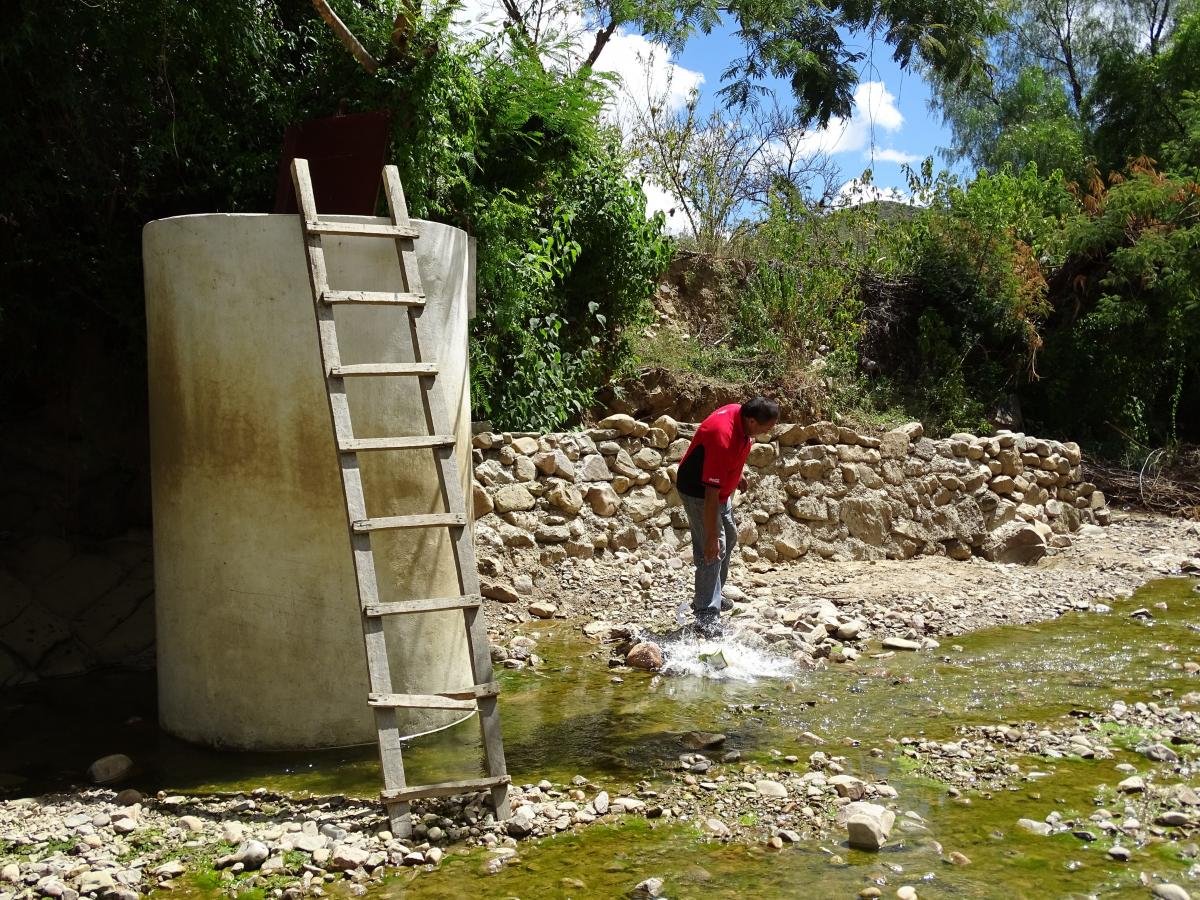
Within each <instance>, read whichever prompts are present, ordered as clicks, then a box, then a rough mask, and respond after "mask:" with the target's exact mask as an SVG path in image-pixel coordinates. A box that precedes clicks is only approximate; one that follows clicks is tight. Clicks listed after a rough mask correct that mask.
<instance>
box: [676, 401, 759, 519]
mask: <svg viewBox="0 0 1200 900" xmlns="http://www.w3.org/2000/svg"><path fill="white" fill-rule="evenodd" d="M753 443H754V442H753V441H752V440H751V439H750V438H749V436H747V434H746V431H745V429H744V428H742V404H740V403H730V404H729V405H728V406H722V407H721V408H720V409H718V410H717V411H716V412H714V413H713V414H712V415H711V416H709V417H708V418H707V419H705V420H704V421H703V422H701V423H700V427H699V428H697V429H696V436H695V437H693V438H692V443H691V446H690V447H688V450H687V453H685V454H684V457H683V462H681V463H680V464H679V474H678V475H677V476H676V478H675V486H676V488H678V490H679V493H681V494H687V495H688V496H689V497H703V496H704V489H705V488H706V487H715V488H719V489H720V499H721V502H722V503H724V502H725V501H726V500H728V499H729V498H730V497H732V496H733V492H734V491H735V490H736V489H737V486H738V481H739V480H740V479H741V477H742V469H743V468H744V467H745V465H746V457H748V456H749V455H750V447H751V446H752V445H753Z"/></svg>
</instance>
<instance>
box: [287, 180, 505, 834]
mask: <svg viewBox="0 0 1200 900" xmlns="http://www.w3.org/2000/svg"><path fill="white" fill-rule="evenodd" d="M292 181H293V183H294V185H295V188H296V199H297V205H298V206H299V209H300V227H301V229H302V230H303V234H304V252H305V255H306V256H307V258H308V274H309V280H310V282H311V285H312V295H313V308H314V310H315V311H316V316H317V330H318V334H319V337H320V346H321V366H322V368H323V370H324V373H325V392H326V395H327V397H328V399H329V414H330V418H331V419H332V421H333V431H334V439H335V442H336V444H337V452H338V462H339V464H340V467H341V472H342V494H343V497H344V498H345V501H346V521H347V526H348V529H349V533H350V547H351V550H352V553H353V556H354V576H355V580H356V582H357V584H358V602H359V610H360V612H361V614H362V628H363V640H364V643H365V645H366V651H367V672H368V673H369V675H370V692H369V693H368V694H367V703H368V704H369V705H370V706H371V708H372V709H373V710H374V711H375V726H376V729H377V730H378V732H379V758H380V762H381V763H382V765H383V781H384V790H383V792H382V793H381V794H380V800H381V801H382V802H383V804H384V806H385V807H386V808H387V812H388V818H389V819H390V820H391V828H392V832H393V834H395V835H396V836H398V837H405V836H408V835H409V834H410V833H411V822H410V818H409V804H410V802H411V801H413V800H417V799H420V798H423V797H446V796H452V795H455V794H466V793H471V792H475V791H484V790H487V791H490V792H491V800H492V805H493V807H494V809H495V811H496V818H497V819H506V818H508V784H509V781H510V779H509V776H508V772H507V769H506V767H505V762H504V741H503V739H502V736H501V733H500V709H499V703H498V700H497V696H498V694H499V690H500V689H499V686H498V685H497V684H496V683H495V682H494V681H493V680H492V658H491V652H490V650H489V648H488V640H487V629H486V626H485V622H484V616H483V606H482V602H483V601H482V597H481V596H480V593H479V575H478V572H477V571H476V566H475V548H474V545H473V543H472V537H471V528H470V520H469V518H468V516H467V510H466V506H465V503H464V498H463V491H462V485H461V483H460V481H459V471H458V464H457V461H456V454H455V444H456V440H455V436H454V434H453V433H452V425H451V420H450V417H449V413H448V410H447V408H446V405H445V399H444V395H443V391H442V390H441V388H440V386H439V385H438V383H437V376H438V364H437V363H436V362H426V361H425V359H424V355H423V353H422V338H424V340H425V341H426V342H432V339H433V338H435V337H436V335H430V334H428V333H427V332H428V328H422V326H421V312H422V311H423V308H424V305H425V295H424V293H423V292H422V289H421V273H420V270H419V268H418V266H417V255H416V251H415V249H414V245H413V242H414V240H415V239H416V238H417V236H418V235H417V229H416V228H414V227H413V226H412V223H411V222H410V221H409V218H408V204H407V203H406V201H405V199H404V189H403V187H402V186H401V184H400V174H399V172H398V171H397V169H396V167H395V166H386V167H385V168H384V170H383V181H384V188H385V191H386V193H387V202H388V209H389V211H390V213H391V223H390V224H387V225H378V224H375V223H361V222H360V223H355V222H334V221H329V220H322V219H321V218H320V217H319V216H318V215H317V206H316V199H315V197H314V195H313V187H312V179H311V177H310V175H309V170H308V161H307V160H304V159H296V160H293V162H292ZM326 234H336V235H345V236H351V237H369V238H387V239H389V240H392V241H394V242H395V244H396V254H397V256H398V258H399V263H400V275H401V279H402V283H403V287H404V290H403V291H353V290H331V289H330V287H329V283H328V278H327V274H326V270H325V250H324V247H323V246H322V236H323V235H326ZM339 304H369V305H371V306H378V305H394V306H398V307H400V308H402V309H403V310H404V311H405V314H406V315H407V318H408V330H409V336H410V339H411V341H412V350H413V362H411V363H370V364H364V365H343V364H342V361H341V354H340V351H339V347H338V338H337V328H336V325H335V322H334V314H333V310H334V307H335V306H337V305H339ZM370 376H408V377H415V378H416V379H417V382H418V383H419V384H420V386H421V403H422V406H423V407H424V410H425V430H426V432H427V433H426V434H425V435H422V436H418V437H384V438H357V437H355V436H354V429H353V428H352V427H351V423H350V406H349V404H348V402H347V399H346V379H347V378H351V377H355V378H357V377H370ZM418 449H432V450H433V453H434V456H435V459H436V463H437V465H436V468H437V473H438V476H437V477H438V484H439V487H440V490H441V498H442V503H443V505H444V507H445V509H446V512H444V513H432V514H426V515H410V516H386V517H382V518H372V517H370V516H368V515H367V506H366V498H365V496H364V494H363V483H362V475H361V472H360V470H359V466H358V454H359V453H362V452H365V451H387V450H397V451H399V450H418ZM397 528H449V529H450V534H451V537H452V543H453V554H454V565H455V568H456V569H457V570H458V584H459V591H460V596H457V597H438V598H433V599H422V600H411V601H405V602H400V603H382V602H380V599H379V585H378V582H377V580H376V570H375V555H374V553H373V552H372V550H371V534H372V532H375V531H381V530H386V529H397ZM444 610H462V611H463V614H464V616H465V620H466V621H465V624H466V629H467V646H468V650H469V653H470V657H471V669H472V678H471V680H472V683H471V684H470V686H468V687H465V688H463V689H462V690H456V691H442V692H440V693H435V694H397V693H394V688H393V683H392V672H391V667H390V665H389V662H388V654H387V644H386V641H385V639H384V629H383V623H384V618H385V617H387V616H394V615H413V614H419V613H431V612H440V611H444ZM402 708H421V709H446V710H465V711H472V710H477V711H478V713H479V726H480V730H481V731H482V733H483V748H484V757H485V763H486V768H487V777H485V778H472V779H467V780H465V781H451V782H442V783H438V784H427V785H419V786H409V785H408V783H407V782H406V781H405V778H404V760H403V757H402V755H401V741H402V736H401V734H400V729H399V727H398V725H397V721H396V710H397V709H402Z"/></svg>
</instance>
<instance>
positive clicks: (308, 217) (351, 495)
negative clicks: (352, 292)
mask: <svg viewBox="0 0 1200 900" xmlns="http://www.w3.org/2000/svg"><path fill="white" fill-rule="evenodd" d="M292 180H293V183H294V185H295V188H296V198H297V202H298V205H299V207H300V226H301V229H302V231H303V235H304V250H305V256H306V258H307V260H308V274H309V283H310V287H311V288H312V296H313V309H314V310H315V313H316V318H317V327H318V331H319V333H320V338H321V340H320V348H321V365H322V369H323V370H324V372H325V373H326V374H325V390H326V397H327V398H328V401H329V415H330V418H331V420H332V423H333V429H334V435H335V441H336V444H337V445H338V446H340V445H342V443H343V442H344V441H350V440H353V434H354V432H353V428H352V424H351V421H350V405H349V402H348V400H347V398H346V388H345V382H344V381H343V379H341V378H337V377H334V376H331V375H330V374H329V372H330V370H331V368H332V367H335V366H339V365H341V358H340V353H339V350H338V343H337V326H336V323H335V320H334V314H333V307H331V306H329V305H328V304H324V303H321V302H320V298H321V296H322V294H323V293H324V292H325V291H326V290H328V288H329V283H328V282H329V278H328V274H327V272H326V268H325V249H324V245H323V244H322V241H321V235H320V234H316V233H312V232H310V231H309V230H308V223H309V222H313V221H316V219H317V209H316V199H315V197H314V195H313V189H312V178H311V177H310V175H309V169H308V161H307V160H303V159H294V160H293V161H292ZM338 463H339V468H340V470H341V475H342V493H343V497H344V499H345V501H346V530H347V532H348V534H349V539H350V547H351V550H352V552H353V556H354V578H355V582H356V584H357V587H358V602H359V612H360V615H361V617H362V628H363V645H364V649H365V651H366V657H367V673H368V676H369V678H370V683H371V691H372V692H375V693H380V694H385V693H390V692H391V691H392V678H391V669H390V667H389V665H388V656H387V641H386V637H385V634H384V625H383V619H382V618H379V617H377V616H367V615H366V614H365V613H364V612H363V610H364V608H365V607H367V606H369V605H378V604H379V585H378V582H377V580H376V573H375V556H374V553H373V552H372V549H371V536H370V534H369V533H358V532H355V531H354V527H353V523H354V522H356V521H362V520H364V519H366V518H367V507H366V497H365V496H364V494H363V485H362V473H361V471H360V469H359V467H358V456H357V454H355V453H353V452H349V453H347V452H339V453H338ZM375 725H376V730H377V732H378V734H379V762H380V765H381V766H382V768H383V780H384V786H385V787H386V788H387V789H388V790H397V791H401V790H404V789H405V788H406V787H407V786H408V782H407V781H406V780H405V776H404V760H403V757H402V756H401V747H402V741H401V735H400V726H399V722H398V720H397V717H396V710H395V709H389V708H383V707H378V708H376V709H375ZM398 813H399V814H398V815H396V816H394V817H393V818H392V823H391V824H392V830H393V833H395V834H397V835H400V836H407V835H408V834H409V833H411V828H412V824H411V821H410V820H409V817H408V809H407V807H405V808H404V809H402V810H399V811H398Z"/></svg>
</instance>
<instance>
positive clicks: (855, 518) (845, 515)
mask: <svg viewBox="0 0 1200 900" xmlns="http://www.w3.org/2000/svg"><path fill="white" fill-rule="evenodd" d="M841 516H842V522H844V523H845V525H846V528H847V529H848V530H849V532H850V534H851V535H852V536H853V537H856V538H858V539H859V540H860V541H862V542H863V543H865V544H870V545H871V546H872V547H879V546H881V545H882V544H883V543H884V542H885V541H886V540H887V537H888V532H889V531H890V530H891V522H892V507H891V504H890V503H889V502H888V499H887V497H886V495H883V494H862V495H859V496H855V497H847V498H846V499H845V500H843V501H842V504H841Z"/></svg>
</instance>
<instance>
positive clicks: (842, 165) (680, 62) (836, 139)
mask: <svg viewBox="0 0 1200 900" xmlns="http://www.w3.org/2000/svg"><path fill="white" fill-rule="evenodd" d="M564 9H565V7H564ZM503 19H504V10H503V5H502V3H501V2H500V0H463V5H462V12H461V13H460V22H461V23H462V24H461V28H462V30H463V31H464V33H471V32H473V33H492V32H494V31H495V29H497V28H498V27H499V26H500V23H501V22H503ZM555 27H556V28H557V29H558V30H559V33H560V34H562V35H565V36H567V37H568V38H569V44H570V46H572V47H573V48H574V55H575V56H576V57H577V60H576V62H578V60H580V59H582V58H583V56H584V55H585V54H586V52H587V50H589V49H590V48H591V46H592V44H593V42H594V37H595V36H594V34H592V33H591V32H590V30H589V28H588V24H587V22H586V21H585V20H584V18H583V17H582V16H581V15H579V14H578V13H565V14H564V18H563V19H562V21H560V22H557V23H556V26H555ZM847 43H848V45H849V46H850V47H851V48H853V49H855V50H859V51H862V52H863V53H864V54H866V57H865V58H864V59H863V61H862V63H861V64H860V70H861V71H860V82H859V88H858V90H857V91H856V92H855V99H856V103H855V109H854V112H853V114H852V115H851V116H850V117H849V118H848V119H846V120H844V121H833V122H831V123H830V126H829V128H828V129H827V130H825V131H824V132H817V131H814V132H812V133H810V135H808V136H807V137H806V138H805V143H806V146H807V145H808V142H809V141H811V146H812V148H814V149H819V150H824V151H825V152H827V153H829V154H830V156H831V158H832V160H833V161H834V162H835V163H836V165H837V167H838V169H839V170H840V174H841V178H840V181H839V184H841V185H842V191H843V196H842V200H843V201H846V200H849V201H850V202H852V201H853V199H855V197H856V196H857V199H871V198H872V197H873V196H878V195H879V192H882V195H883V196H887V197H893V198H894V199H904V198H905V196H906V195H907V187H908V186H907V183H906V181H905V178H904V174H903V171H902V168H901V166H902V163H903V162H909V163H910V164H912V165H917V164H919V163H920V161H921V160H923V159H924V158H925V157H926V156H933V157H934V162H935V165H937V166H939V167H941V166H942V161H941V158H940V157H939V156H938V153H937V151H938V147H939V146H945V145H946V144H947V143H948V142H949V134H948V132H947V130H946V128H945V127H944V126H943V125H942V123H941V118H940V116H938V115H936V114H934V113H931V112H930V111H929V108H928V105H927V103H928V99H929V86H928V84H926V82H925V81H924V79H922V77H921V76H920V74H919V73H917V72H916V71H908V72H904V71H901V69H900V67H899V66H897V65H896V63H894V62H893V61H892V58H891V48H890V47H888V46H887V45H886V44H885V43H883V42H882V41H877V42H876V43H875V44H874V46H873V47H872V46H871V44H870V39H869V37H868V36H863V35H848V36H847ZM741 53H742V50H741V45H740V43H739V41H738V40H737V39H736V38H735V37H734V36H733V35H732V34H731V33H730V30H729V29H719V30H717V31H714V32H713V33H712V34H709V35H702V34H701V35H696V36H695V37H693V38H692V40H691V41H689V42H688V44H687V46H686V47H685V48H684V50H683V52H681V53H680V54H678V55H675V56H672V55H671V54H669V53H667V52H666V51H665V50H663V49H662V48H661V47H656V46H654V45H652V44H651V43H650V42H649V41H647V40H646V39H645V38H644V37H643V36H642V35H640V34H637V33H634V32H631V31H629V30H628V29H623V28H622V29H618V30H617V33H616V34H614V35H613V36H612V38H611V39H610V40H609V42H608V44H607V45H606V46H605V48H604V52H603V53H602V54H601V56H600V59H599V61H598V63H597V65H596V69H597V70H601V71H605V70H607V71H609V72H612V73H614V74H616V75H618V76H620V78H621V81H622V82H623V83H624V87H625V91H624V95H623V96H621V95H620V94H621V92H618V97H617V98H616V100H615V106H614V109H613V111H612V113H613V116H614V118H615V120H616V121H618V122H620V121H621V120H622V119H623V118H627V117H628V113H629V106H628V104H636V105H640V106H642V107H644V106H645V105H646V103H647V101H648V99H649V97H650V96H651V95H653V96H655V97H662V96H665V99H666V102H667V104H668V105H672V104H673V105H675V106H681V105H682V104H683V103H684V101H685V99H686V97H687V96H688V93H689V92H690V90H691V88H692V87H693V86H694V85H698V87H699V90H700V92H701V95H702V98H703V99H702V110H704V111H707V109H708V108H709V107H710V106H711V105H712V104H713V103H716V102H718V101H717V98H716V93H717V91H718V90H719V88H720V87H721V72H722V71H723V70H724V69H725V68H726V66H727V65H728V64H729V62H730V61H731V60H733V59H734V58H736V57H738V56H740V55H741ZM773 87H774V88H775V89H776V90H777V91H778V93H779V94H780V100H781V103H787V102H788V101H789V99H790V97H791V93H790V90H789V88H788V85H787V84H786V82H780V83H778V84H777V85H773ZM622 106H624V107H625V108H624V110H622V108H621V107H622ZM867 168H871V169H872V172H873V185H874V188H875V191H876V192H877V193H875V194H873V195H871V194H868V195H866V196H864V195H863V193H862V192H861V191H859V192H858V193H857V195H855V193H854V191H852V190H851V188H852V187H853V185H852V184H851V182H852V181H853V180H854V179H857V178H858V177H859V176H861V175H862V173H863V170H864V169H867ZM645 189H646V194H647V198H648V206H649V209H650V211H654V210H658V209H661V210H667V209H669V208H671V207H674V206H676V205H677V204H676V203H675V202H674V201H673V199H672V198H671V197H670V195H669V194H668V193H667V192H666V191H665V190H663V189H662V188H661V187H660V186H657V185H655V184H653V183H651V182H647V184H646V185H645ZM676 218H677V219H679V221H676ZM681 224H682V215H681V214H680V213H677V214H676V217H675V218H672V219H669V220H668V228H670V229H672V230H675V229H676V228H678V227H679V226H680V225H681Z"/></svg>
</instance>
